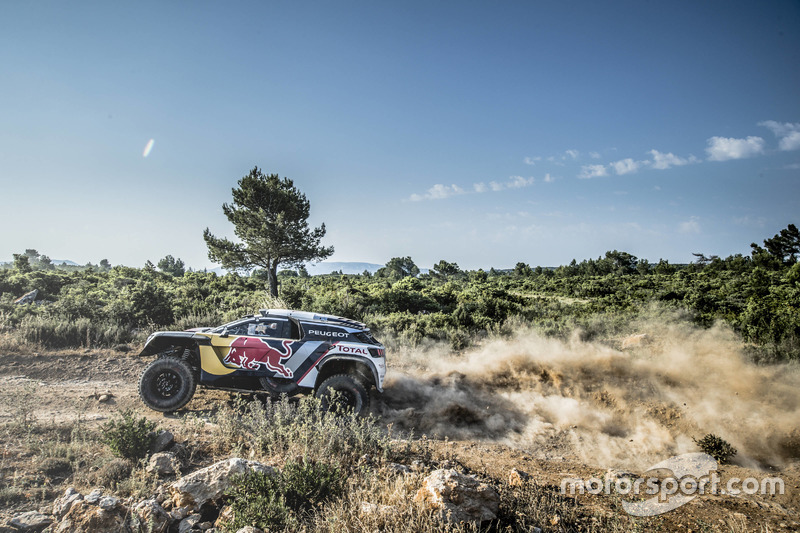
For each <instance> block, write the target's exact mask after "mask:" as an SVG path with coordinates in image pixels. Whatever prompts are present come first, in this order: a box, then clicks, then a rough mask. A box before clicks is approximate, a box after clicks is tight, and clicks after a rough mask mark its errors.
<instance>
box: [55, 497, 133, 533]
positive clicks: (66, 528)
mask: <svg viewBox="0 0 800 533" xmlns="http://www.w3.org/2000/svg"><path fill="white" fill-rule="evenodd" d="M98 501H99V498H98ZM127 515H128V509H127V508H126V507H125V506H124V505H117V506H116V507H115V508H114V509H113V510H112V511H106V510H105V509H101V508H100V507H99V506H97V505H93V504H90V503H88V502H87V501H86V499H84V500H80V501H77V502H75V503H73V504H72V506H71V507H70V509H69V512H67V514H66V515H65V516H64V518H62V519H61V521H60V522H58V524H56V525H54V526H53V527H52V528H51V530H52V531H53V532H54V533H121V532H128V531H130V530H131V529H130V527H129V526H128V523H127Z"/></svg>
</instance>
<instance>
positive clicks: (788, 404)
mask: <svg viewBox="0 0 800 533" xmlns="http://www.w3.org/2000/svg"><path fill="white" fill-rule="evenodd" d="M744 348H745V347H744V345H743V344H742V342H741V340H740V339H739V338H737V336H736V335H735V334H734V333H732V332H731V331H730V330H729V329H727V328H725V327H722V326H717V327H714V328H711V329H705V330H701V329H697V328H694V327H690V326H687V325H685V324H658V323H655V324H649V325H642V326H641V327H639V328H638V334H637V335H632V336H630V337H626V338H621V339H614V340H612V341H606V342H584V341H582V340H581V339H580V336H579V335H578V334H576V335H574V336H573V338H572V339H570V340H568V341H563V340H557V339H552V338H544V337H541V336H539V335H537V334H536V333H534V332H532V331H522V332H519V333H518V334H517V335H516V336H514V337H513V338H511V339H491V340H487V341H484V342H483V343H482V344H481V345H480V346H478V347H476V348H474V349H472V350H471V351H468V352H467V353H465V354H462V355H459V356H453V355H445V354H443V353H439V354H436V353H435V352H431V351H429V352H426V353H422V354H421V353H410V352H409V353H406V354H403V353H400V354H395V356H396V357H398V358H399V359H400V363H401V364H400V366H401V367H402V360H403V358H404V357H406V358H407V359H408V360H413V361H414V362H415V363H417V364H419V362H420V361H424V362H425V363H424V366H425V367H426V368H424V369H421V370H417V371H408V370H406V371H403V370H400V371H395V372H392V373H390V379H389V380H388V381H387V384H386V393H385V395H384V397H385V407H384V412H383V413H382V416H383V418H384V419H385V420H386V421H387V422H391V423H393V424H394V426H395V427H396V428H400V429H405V430H413V431H414V432H415V433H416V434H417V435H419V434H423V433H424V434H428V435H432V436H437V437H449V438H451V439H486V440H493V441H499V442H505V443H508V444H511V445H514V446H517V447H519V448H522V449H524V450H526V451H528V452H529V453H531V454H532V455H534V456H536V457H540V458H543V459H557V458H559V457H564V458H567V459H578V460H581V461H583V462H585V463H587V464H593V465H597V466H602V467H606V468H636V469H644V468H646V467H648V466H649V465H651V464H654V463H655V462H658V461H661V460H663V459H665V458H666V457H669V456H672V455H675V454H680V453H686V452H692V451H698V448H697V446H696V444H695V443H694V442H693V440H692V438H696V439H700V438H702V437H703V436H704V435H706V434H708V433H713V434H715V435H717V436H720V437H722V438H723V439H725V440H727V441H728V442H730V443H731V444H733V446H734V447H736V448H737V449H738V451H739V453H738V455H737V456H736V457H735V458H734V462H736V463H739V464H741V465H743V466H748V467H761V468H765V467H768V466H775V467H780V466H782V465H784V464H785V462H786V461H787V460H788V459H791V458H798V457H800V430H799V429H798V426H799V425H800V368H798V365H772V366H756V365H754V364H752V363H749V362H748V361H747V358H746V356H745V355H744V353H743V350H744ZM390 365H391V360H390Z"/></svg>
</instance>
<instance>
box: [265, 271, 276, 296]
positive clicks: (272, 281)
mask: <svg viewBox="0 0 800 533" xmlns="http://www.w3.org/2000/svg"><path fill="white" fill-rule="evenodd" d="M267 279H268V280H269V295H270V296H272V297H273V298H277V297H278V265H277V263H276V264H273V265H270V267H269V268H268V269H267Z"/></svg>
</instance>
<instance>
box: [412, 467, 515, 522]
mask: <svg viewBox="0 0 800 533" xmlns="http://www.w3.org/2000/svg"><path fill="white" fill-rule="evenodd" d="M414 501H416V502H419V503H426V504H428V505H429V506H430V507H432V508H434V509H438V510H439V511H440V513H441V517H442V518H443V519H444V520H446V521H448V522H453V523H458V522H477V523H480V522H484V521H487V520H493V519H495V518H497V511H498V510H499V507H500V496H499V495H498V494H497V491H496V490H494V488H492V487H491V486H489V485H487V484H486V483H482V482H480V481H478V480H477V479H475V478H474V477H472V476H465V475H463V474H459V473H458V472H456V471H455V470H435V471H434V472H433V473H431V475H429V476H428V477H426V478H425V479H424V480H423V482H422V487H421V488H420V489H419V491H417V494H416V496H415V497H414Z"/></svg>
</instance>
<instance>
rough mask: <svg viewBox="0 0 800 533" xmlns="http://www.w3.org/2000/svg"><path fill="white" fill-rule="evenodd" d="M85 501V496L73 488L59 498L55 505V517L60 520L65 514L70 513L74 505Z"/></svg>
mask: <svg viewBox="0 0 800 533" xmlns="http://www.w3.org/2000/svg"><path fill="white" fill-rule="evenodd" d="M82 499H83V494H81V493H80V492H78V491H77V490H75V489H74V488H73V487H70V488H68V489H67V490H66V491H65V492H64V495H63V496H61V497H60V498H57V499H56V501H55V502H54V503H53V516H55V517H56V519H57V520H60V519H61V518H62V517H63V516H64V515H65V514H67V513H68V512H69V508H70V507H72V504H73V503H75V502H77V501H80V500H82Z"/></svg>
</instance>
